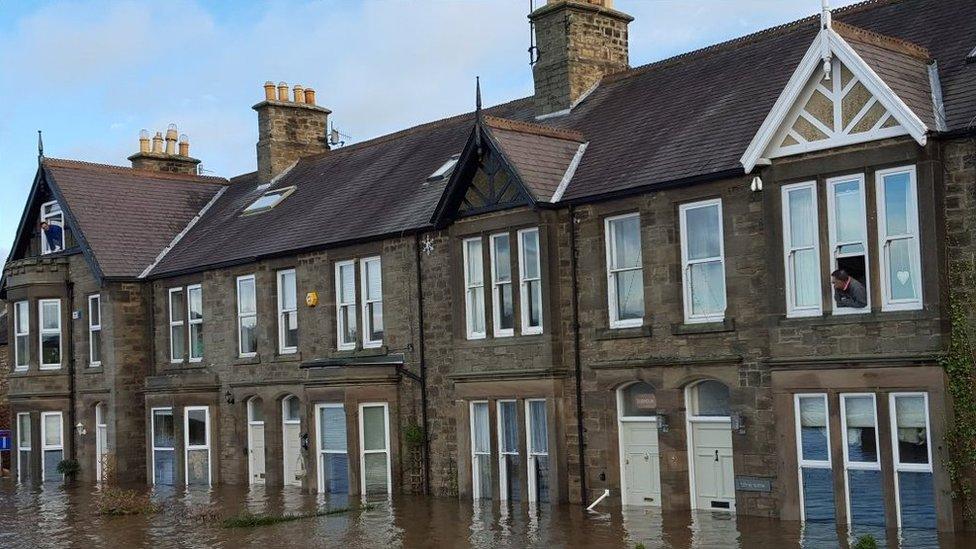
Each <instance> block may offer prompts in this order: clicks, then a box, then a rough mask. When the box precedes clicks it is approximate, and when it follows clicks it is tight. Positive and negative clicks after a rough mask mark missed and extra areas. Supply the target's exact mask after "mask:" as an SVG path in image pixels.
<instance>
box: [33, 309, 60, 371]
mask: <svg viewBox="0 0 976 549" xmlns="http://www.w3.org/2000/svg"><path fill="white" fill-rule="evenodd" d="M37 309H38V311H39V315H40V322H39V324H40V327H41V330H40V332H41V333H40V348H41V352H40V355H41V369H42V370H56V369H58V368H60V367H61V300H60V299H41V300H39V301H38V302H37Z"/></svg>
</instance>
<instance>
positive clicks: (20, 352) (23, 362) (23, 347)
mask: <svg viewBox="0 0 976 549" xmlns="http://www.w3.org/2000/svg"><path fill="white" fill-rule="evenodd" d="M16 345H17V364H16V365H17V366H27V363H28V358H29V353H30V336H26V335H22V336H17V342H16Z"/></svg>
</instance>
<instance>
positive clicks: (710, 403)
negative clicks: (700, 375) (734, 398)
mask: <svg viewBox="0 0 976 549" xmlns="http://www.w3.org/2000/svg"><path fill="white" fill-rule="evenodd" d="M694 391H695V405H696V408H697V409H696V410H695V415H698V416H718V417H725V416H730V415H732V409H731V405H730V403H729V400H730V397H729V388H728V387H727V386H726V385H725V384H724V383H722V382H720V381H714V380H708V381H703V382H701V383H699V384H698V385H695V389H694Z"/></svg>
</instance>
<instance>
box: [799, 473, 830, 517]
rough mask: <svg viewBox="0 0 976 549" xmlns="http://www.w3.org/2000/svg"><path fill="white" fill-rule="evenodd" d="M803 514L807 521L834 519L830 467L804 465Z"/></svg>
mask: <svg viewBox="0 0 976 549" xmlns="http://www.w3.org/2000/svg"><path fill="white" fill-rule="evenodd" d="M802 475H803V479H802V480H803V516H804V519H805V520H808V521H833V520H834V478H833V473H832V472H831V470H830V469H821V468H814V467H804V468H803V469H802Z"/></svg>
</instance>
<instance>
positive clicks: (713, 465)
mask: <svg viewBox="0 0 976 549" xmlns="http://www.w3.org/2000/svg"><path fill="white" fill-rule="evenodd" d="M692 444H693V452H694V465H695V498H696V501H695V503H696V506H697V507H698V508H699V509H722V510H729V511H734V510H735V472H734V468H733V465H732V430H731V429H730V428H729V424H728V423H726V422H720V423H692Z"/></svg>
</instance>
